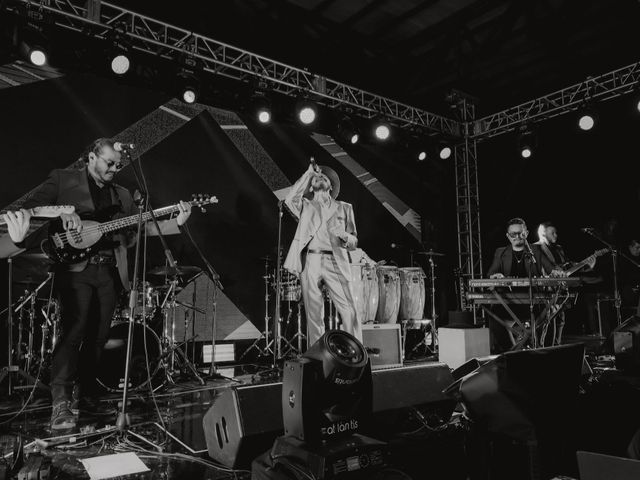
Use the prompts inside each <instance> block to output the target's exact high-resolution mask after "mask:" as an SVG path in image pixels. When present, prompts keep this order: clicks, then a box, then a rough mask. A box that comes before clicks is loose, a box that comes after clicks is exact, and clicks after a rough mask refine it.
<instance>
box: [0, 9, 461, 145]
mask: <svg viewBox="0 0 640 480" xmlns="http://www.w3.org/2000/svg"><path fill="white" fill-rule="evenodd" d="M25 7H26V8H27V9H30V10H32V11H33V10H40V11H41V12H42V14H43V15H46V16H48V17H49V18H48V20H49V21H50V22H52V23H54V24H55V25H57V26H59V27H62V28H65V29H68V30H73V31H76V32H79V33H84V34H87V35H90V36H92V37H94V38H97V39H103V40H107V39H108V38H109V36H110V35H111V34H112V33H113V32H114V31H116V29H118V31H121V32H122V33H123V35H124V36H125V38H126V41H127V42H128V44H129V46H130V48H132V49H134V50H136V51H139V52H144V53H147V54H149V55H153V56H155V57H159V58H163V59H166V60H179V59H180V58H184V57H185V55H186V56H189V57H192V58H194V59H196V60H197V61H198V62H199V63H200V65H201V66H202V69H203V70H204V71H205V72H209V73H212V74H216V75H222V76H225V77H229V78H232V79H236V80H241V81H249V80H251V79H255V80H258V81H262V82H266V83H267V84H268V88H269V89H270V90H271V91H276V92H279V93H282V94H284V95H288V96H293V97H297V96H300V95H303V96H304V95H307V96H309V98H310V99H312V100H314V101H316V102H318V103H320V104H322V105H325V106H327V107H329V108H338V107H341V106H342V107H349V108H350V109H352V110H353V112H354V113H355V114H357V115H359V116H362V117H364V118H373V117H378V116H380V117H383V118H384V119H385V120H387V121H389V122H391V123H393V124H396V125H399V126H406V125H418V126H420V127H423V128H425V129H428V130H430V131H432V132H438V133H443V134H446V135H452V136H459V135H460V124H459V123H458V122H456V121H455V120H452V119H449V118H446V117H443V116H441V115H436V114H433V113H430V112H427V111H425V110H421V109H419V108H416V107H412V106H410V105H406V104H404V103H400V102H397V101H395V100H392V99H389V98H385V97H382V96H380V95H375V94H373V93H370V92H367V91H364V90H361V89H359V88H356V87H352V86H350V85H346V84H344V83H341V82H337V81H335V80H331V79H330V78H327V77H324V76H321V75H317V74H314V73H311V72H308V71H306V70H303V69H300V68H296V67H293V66H290V65H286V64H284V63H281V62H277V61H275V60H271V59H269V58H266V57H263V56H260V55H256V54H254V53H251V52H248V51H246V50H241V49H239V48H236V47H233V46H231V45H227V44H225V43H221V42H218V41H216V40H213V39H211V38H207V37H205V36H203V35H199V34H197V33H194V32H191V31H189V30H185V29H183V28H179V27H176V26H173V25H170V24H168V23H165V22H161V21H158V20H155V19H153V18H150V17H147V16H144V15H140V14H138V13H135V12H132V11H130V10H126V9H124V8H121V7H118V6H117V5H113V4H111V3H108V2H100V1H98V0H89V1H87V0H40V1H34V0H14V2H13V3H9V4H8V6H7V7H6V8H7V9H9V10H12V11H14V12H15V13H17V14H19V15H20V14H23V15H24V14H25V13H24V12H22V11H21V9H25Z"/></svg>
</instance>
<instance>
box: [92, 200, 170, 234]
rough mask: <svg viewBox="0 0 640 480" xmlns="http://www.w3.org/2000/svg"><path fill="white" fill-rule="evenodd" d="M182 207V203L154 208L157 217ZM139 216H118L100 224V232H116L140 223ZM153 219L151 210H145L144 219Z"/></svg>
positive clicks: (146, 220)
mask: <svg viewBox="0 0 640 480" xmlns="http://www.w3.org/2000/svg"><path fill="white" fill-rule="evenodd" d="M179 209H180V205H171V206H168V207H163V208H157V209H155V210H153V215H154V216H156V217H163V216H165V215H169V214H171V213H173V212H177V211H178V210H179ZM138 218H140V215H138V214H136V215H131V216H129V217H123V218H117V219H115V220H111V221H109V222H104V223H101V224H100V226H99V229H100V232H102V233H107V232H115V231H116V230H121V229H123V228H127V227H130V226H132V225H135V224H136V223H138ZM149 220H151V212H145V213H143V214H142V221H143V222H148V221H149Z"/></svg>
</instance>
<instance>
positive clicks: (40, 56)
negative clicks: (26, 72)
mask: <svg viewBox="0 0 640 480" xmlns="http://www.w3.org/2000/svg"><path fill="white" fill-rule="evenodd" d="M29 61H30V62H31V63H32V64H34V65H35V66H37V67H42V66H43V65H45V64H46V63H47V52H45V50H44V49H43V48H42V47H37V46H34V47H32V48H31V50H30V51H29Z"/></svg>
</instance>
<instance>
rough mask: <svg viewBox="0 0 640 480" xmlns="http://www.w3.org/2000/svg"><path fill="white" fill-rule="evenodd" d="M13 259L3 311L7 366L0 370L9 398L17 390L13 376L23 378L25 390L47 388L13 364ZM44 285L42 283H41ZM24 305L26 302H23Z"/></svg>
mask: <svg viewBox="0 0 640 480" xmlns="http://www.w3.org/2000/svg"><path fill="white" fill-rule="evenodd" d="M47 281H48V279H47ZM12 283H13V259H12V258H11V257H8V258H7V298H8V301H7V305H8V307H7V309H6V310H5V311H6V313H7V365H6V366H5V367H3V368H2V369H1V370H0V383H2V382H3V381H4V379H5V378H6V379H7V387H8V396H9V397H11V396H12V395H13V393H14V390H17V389H18V388H21V387H17V386H15V385H14V383H13V381H12V380H13V375H14V374H15V375H17V376H18V377H21V378H23V379H24V380H26V381H27V382H29V383H31V385H30V386H27V388H32V386H33V385H34V384H35V385H36V386H38V387H40V388H43V389H45V390H48V387H47V386H46V385H45V384H44V383H42V382H41V381H40V380H38V379H36V378H34V377H32V376H31V375H29V374H28V373H27V372H25V371H24V370H22V369H21V368H20V367H19V366H18V365H14V364H13V287H12ZM43 285H44V283H43ZM25 303H26V302H25Z"/></svg>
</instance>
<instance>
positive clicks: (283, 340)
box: [278, 297, 298, 358]
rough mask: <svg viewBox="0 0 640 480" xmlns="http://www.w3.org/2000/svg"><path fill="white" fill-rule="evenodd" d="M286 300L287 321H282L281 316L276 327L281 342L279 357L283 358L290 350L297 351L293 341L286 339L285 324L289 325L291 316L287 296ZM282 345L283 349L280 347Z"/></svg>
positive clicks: (289, 302)
mask: <svg viewBox="0 0 640 480" xmlns="http://www.w3.org/2000/svg"><path fill="white" fill-rule="evenodd" d="M280 301H281V302H282V301H283V300H282V298H281V299H280ZM286 302H287V321H286V322H284V321H283V319H282V318H281V319H280V325H279V328H278V338H279V341H280V342H281V350H280V355H281V356H280V357H279V358H285V357H286V356H287V355H289V354H290V353H291V352H294V353H298V352H297V350H296V347H294V346H293V343H291V341H289V339H287V326H288V325H289V319H290V318H291V300H290V299H289V298H288V297H287V298H286ZM282 344H284V345H282ZM282 347H284V350H283V349H282Z"/></svg>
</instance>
